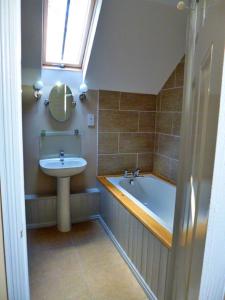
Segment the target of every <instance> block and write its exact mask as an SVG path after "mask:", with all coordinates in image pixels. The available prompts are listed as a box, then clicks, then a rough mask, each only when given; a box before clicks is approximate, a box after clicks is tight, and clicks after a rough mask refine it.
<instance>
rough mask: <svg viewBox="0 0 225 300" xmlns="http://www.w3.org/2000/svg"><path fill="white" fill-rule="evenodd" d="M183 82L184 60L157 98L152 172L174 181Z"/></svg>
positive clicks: (176, 165) (175, 177)
mask: <svg viewBox="0 0 225 300" xmlns="http://www.w3.org/2000/svg"><path fill="white" fill-rule="evenodd" d="M183 82H184V60H182V61H181V62H180V63H179V64H178V66H177V67H176V69H175V71H174V72H173V73H172V75H171V76H170V78H169V79H168V81H167V82H166V83H165V85H164V87H163V88H162V90H161V91H160V93H159V95H158V97H157V111H156V138H155V152H154V159H153V172H154V173H155V174H159V175H161V176H164V177H167V178H169V179H172V180H174V181H176V179H177V167H178V155H179V142H180V123H181V111H182V97H183Z"/></svg>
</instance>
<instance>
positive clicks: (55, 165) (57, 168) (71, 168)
mask: <svg viewBox="0 0 225 300" xmlns="http://www.w3.org/2000/svg"><path fill="white" fill-rule="evenodd" d="M39 165H40V167H41V170H42V171H43V172H44V173H45V174H47V175H49V176H55V177H71V176H74V175H77V174H80V173H81V172H83V171H84V170H85V169H86V166H87V162H86V160H85V159H83V158H80V157H65V158H64V160H63V161H61V160H60V158H46V159H40V160H39Z"/></svg>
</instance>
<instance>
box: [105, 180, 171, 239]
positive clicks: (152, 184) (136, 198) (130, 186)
mask: <svg viewBox="0 0 225 300" xmlns="http://www.w3.org/2000/svg"><path fill="white" fill-rule="evenodd" d="M106 179H107V180H108V181H109V182H110V183H111V184H112V185H113V186H114V187H116V188H117V189H118V190H119V191H121V192H122V194H123V195H125V196H127V197H128V198H129V199H130V200H132V201H133V202H134V203H135V204H136V205H138V206H139V207H140V208H141V209H143V210H144V211H145V212H146V213H147V214H148V215H149V216H151V217H152V218H153V219H154V220H155V221H156V222H158V223H159V224H160V225H162V226H163V227H164V228H166V229H167V230H168V231H169V232H170V233H172V231H173V221H174V209H175V198H176V187H175V185H173V184H171V183H169V182H167V181H164V180H162V179H160V178H158V177H156V176H154V175H146V176H144V177H137V178H124V177H106Z"/></svg>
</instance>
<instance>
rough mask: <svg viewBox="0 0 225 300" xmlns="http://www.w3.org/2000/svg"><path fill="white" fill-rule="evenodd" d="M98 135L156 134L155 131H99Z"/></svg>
mask: <svg viewBox="0 0 225 300" xmlns="http://www.w3.org/2000/svg"><path fill="white" fill-rule="evenodd" d="M98 133H107V134H111V133H120V134H121V133H122V134H137V133H140V134H142V133H144V134H155V131H140V132H138V131H119V132H118V131H99V132H98Z"/></svg>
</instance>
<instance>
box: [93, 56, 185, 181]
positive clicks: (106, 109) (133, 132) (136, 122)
mask: <svg viewBox="0 0 225 300" xmlns="http://www.w3.org/2000/svg"><path fill="white" fill-rule="evenodd" d="M183 81H184V60H182V61H181V62H180V63H179V64H178V66H177V67H176V69H175V70H174V72H173V73H172V75H171V76H170V78H169V79H168V81H167V82H166V83H165V85H164V87H163V88H162V90H161V91H160V93H159V95H158V96H155V95H145V94H133V93H123V92H112V91H100V92H99V109H98V113H99V115H98V174H99V175H104V174H120V173H123V172H124V170H125V169H128V170H132V169H135V168H137V167H138V168H140V169H141V170H142V171H146V172H148V171H149V172H153V173H155V174H157V175H161V176H163V177H167V178H168V179H171V180H174V181H176V177H177V167H178V155H179V142H180V123H181V110H182V97H183Z"/></svg>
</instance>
